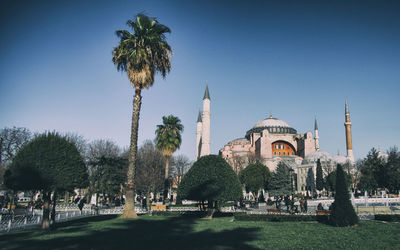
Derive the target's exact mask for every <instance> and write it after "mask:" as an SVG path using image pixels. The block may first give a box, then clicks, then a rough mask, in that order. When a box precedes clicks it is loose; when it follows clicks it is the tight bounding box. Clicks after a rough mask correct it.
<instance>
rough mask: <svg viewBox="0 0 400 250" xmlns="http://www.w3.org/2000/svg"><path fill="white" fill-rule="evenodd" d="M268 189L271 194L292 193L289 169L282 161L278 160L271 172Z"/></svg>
mask: <svg viewBox="0 0 400 250" xmlns="http://www.w3.org/2000/svg"><path fill="white" fill-rule="evenodd" d="M269 191H270V192H269V194H270V195H272V196H275V195H290V194H291V193H292V183H291V177H290V170H289V167H288V166H286V165H285V164H284V163H283V162H279V164H278V167H277V168H276V170H275V172H274V173H273V174H272V178H271V182H270V186H269Z"/></svg>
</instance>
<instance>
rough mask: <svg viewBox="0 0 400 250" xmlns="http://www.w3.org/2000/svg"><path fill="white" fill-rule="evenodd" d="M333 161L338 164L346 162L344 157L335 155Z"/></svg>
mask: <svg viewBox="0 0 400 250" xmlns="http://www.w3.org/2000/svg"><path fill="white" fill-rule="evenodd" d="M333 160H334V161H335V162H336V163H338V164H345V163H346V162H347V161H348V159H347V157H346V156H344V155H335V157H333Z"/></svg>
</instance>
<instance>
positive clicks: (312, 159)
mask: <svg viewBox="0 0 400 250" xmlns="http://www.w3.org/2000/svg"><path fill="white" fill-rule="evenodd" d="M318 159H319V160H320V161H321V163H327V162H331V161H332V160H333V158H332V156H331V155H330V154H329V153H327V152H324V151H314V152H311V153H309V154H308V155H306V157H304V159H303V162H302V164H313V163H316V162H317V161H318Z"/></svg>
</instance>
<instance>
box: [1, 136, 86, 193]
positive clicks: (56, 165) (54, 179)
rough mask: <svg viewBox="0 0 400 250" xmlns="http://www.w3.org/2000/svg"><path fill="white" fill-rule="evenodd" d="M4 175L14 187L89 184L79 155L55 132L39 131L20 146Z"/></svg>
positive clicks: (53, 187)
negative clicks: (34, 136) (38, 133)
mask: <svg viewBox="0 0 400 250" xmlns="http://www.w3.org/2000/svg"><path fill="white" fill-rule="evenodd" d="M5 177H6V179H5V184H6V185H7V187H8V188H10V189H13V190H43V191H56V190H57V191H73V189H74V188H84V187H87V185H88V174H87V170H86V166H85V163H84V162H83V159H82V156H81V155H80V154H79V152H78V150H77V149H76V147H75V145H74V144H73V143H71V142H68V141H67V140H66V139H65V138H63V137H61V136H60V135H58V134H57V133H45V134H42V135H39V136H37V137H36V138H35V139H33V140H32V141H30V142H29V143H28V144H26V145H25V146H24V147H22V148H21V150H20V151H18V153H17V155H16V156H15V157H14V159H13V161H12V163H11V165H10V166H9V168H8V169H7V173H6V174H5Z"/></svg>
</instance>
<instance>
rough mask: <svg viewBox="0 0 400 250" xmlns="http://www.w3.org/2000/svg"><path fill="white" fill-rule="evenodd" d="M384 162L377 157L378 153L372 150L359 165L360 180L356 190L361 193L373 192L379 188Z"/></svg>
mask: <svg viewBox="0 0 400 250" xmlns="http://www.w3.org/2000/svg"><path fill="white" fill-rule="evenodd" d="M383 165H384V162H383V160H382V159H381V158H380V157H379V154H378V151H376V149H375V148H372V149H371V151H370V152H369V153H368V155H367V158H365V159H364V160H363V161H362V163H361V168H360V171H361V178H360V181H359V183H358V189H360V190H363V191H375V190H376V189H377V188H378V187H379V182H381V181H380V180H381V177H380V174H381V169H382V168H383Z"/></svg>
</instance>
